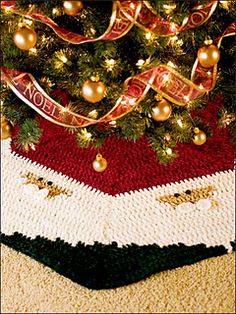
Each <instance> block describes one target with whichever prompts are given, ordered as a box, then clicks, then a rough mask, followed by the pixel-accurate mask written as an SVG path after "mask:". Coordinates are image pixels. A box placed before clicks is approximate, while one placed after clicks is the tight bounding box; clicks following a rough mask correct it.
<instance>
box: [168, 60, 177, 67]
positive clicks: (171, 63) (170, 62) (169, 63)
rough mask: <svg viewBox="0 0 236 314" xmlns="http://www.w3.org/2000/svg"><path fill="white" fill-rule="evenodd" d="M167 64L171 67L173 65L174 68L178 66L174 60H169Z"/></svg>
mask: <svg viewBox="0 0 236 314" xmlns="http://www.w3.org/2000/svg"><path fill="white" fill-rule="evenodd" d="M167 65H168V66H169V67H172V68H176V67H177V66H176V65H175V64H174V63H173V62H172V61H168V62H167Z"/></svg>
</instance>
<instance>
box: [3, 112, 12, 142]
mask: <svg viewBox="0 0 236 314" xmlns="http://www.w3.org/2000/svg"><path fill="white" fill-rule="evenodd" d="M11 134H12V125H11V123H10V122H9V121H7V120H6V119H5V118H4V117H1V140H6V139H8V138H9V137H11Z"/></svg>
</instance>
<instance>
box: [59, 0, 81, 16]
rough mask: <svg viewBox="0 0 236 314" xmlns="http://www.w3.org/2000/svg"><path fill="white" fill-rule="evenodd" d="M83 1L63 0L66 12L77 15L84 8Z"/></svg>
mask: <svg viewBox="0 0 236 314" xmlns="http://www.w3.org/2000/svg"><path fill="white" fill-rule="evenodd" d="M83 7H84V6H83V3H82V1H63V8H64V12H65V13H66V14H67V15H71V16H75V15H77V14H78V13H79V12H80V11H81V10H83Z"/></svg>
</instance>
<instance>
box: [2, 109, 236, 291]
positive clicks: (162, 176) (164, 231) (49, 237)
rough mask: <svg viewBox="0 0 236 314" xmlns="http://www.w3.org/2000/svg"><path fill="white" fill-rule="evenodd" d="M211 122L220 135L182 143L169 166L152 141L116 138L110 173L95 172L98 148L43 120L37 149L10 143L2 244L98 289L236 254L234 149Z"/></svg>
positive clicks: (108, 150)
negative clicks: (199, 142) (157, 155)
mask: <svg viewBox="0 0 236 314" xmlns="http://www.w3.org/2000/svg"><path fill="white" fill-rule="evenodd" d="M212 106H213V105H212ZM209 112H214V111H213V110H212V108H211V107H210V110H209ZM214 114H215V112H214ZM208 121H209V122H210V124H211V126H212V127H213V131H214V136H213V137H212V138H210V139H209V140H208V142H207V143H206V144H205V145H204V146H201V147H197V146H195V145H194V144H190V145H180V146H179V147H178V148H179V151H180V157H179V158H178V159H177V160H176V161H174V162H173V163H172V164H169V165H160V164H159V163H158V162H157V161H156V158H155V153H154V152H153V151H152V149H151V148H150V147H149V146H148V144H147V140H146V139H145V138H142V139H141V140H139V141H138V142H136V143H131V142H126V141H123V140H119V139H117V138H110V139H108V140H107V141H106V143H105V145H104V146H103V147H102V150H101V153H102V155H103V156H104V157H105V158H106V159H107V161H108V168H107V169H106V170H105V171H104V172H103V173H96V172H95V171H94V170H93V168H92V161H93V160H94V158H95V155H96V151H95V150H93V149H81V148H78V146H77V144H76V142H75V139H74V137H73V135H72V134H69V133H67V132H66V131H65V130H64V129H63V128H61V127H59V126H55V125H53V124H51V123H49V122H46V121H43V120H41V121H40V123H41V124H42V127H43V129H44V133H43V136H42V139H41V141H40V143H39V145H38V147H37V149H36V151H33V150H31V151H29V152H28V153H26V152H24V153H23V152H22V151H20V150H18V148H17V147H16V146H15V145H14V144H13V142H12V143H10V141H3V142H2V152H1V157H2V235H1V242H2V243H4V244H6V245H8V246H9V247H12V248H14V249H15V250H17V251H20V252H22V253H24V254H26V255H29V256H31V257H32V258H34V259H35V260H37V261H39V262H41V263H43V264H45V265H47V266H49V267H51V268H52V269H54V270H55V271H57V272H58V273H59V274H61V275H63V276H65V277H68V278H70V279H71V280H73V281H75V282H77V283H80V284H82V285H84V286H86V287H89V288H93V289H104V288H114V287H118V286H122V285H126V284H130V283H133V282H137V281H139V280H141V279H143V278H146V277H148V276H150V275H151V274H154V273H157V272H160V271H163V270H167V269H173V268H176V267H180V266H183V265H189V264H192V263H195V262H197V261H200V260H203V259H206V258H209V257H212V256H219V255H223V254H225V253H227V252H230V251H232V250H233V249H234V247H235V244H234V243H235V242H234V224H235V221H234V173H233V164H234V163H233V156H234V154H233V153H234V150H233V146H232V145H231V144H230V140H229V137H228V133H227V131H226V130H222V129H217V128H216V127H215V125H214V122H212V121H213V120H212V119H211V116H210V114H208ZM16 132H17V130H15V133H16ZM15 133H14V134H13V138H14V136H15ZM26 183H30V184H26ZM48 195H49V196H51V197H47V196H48Z"/></svg>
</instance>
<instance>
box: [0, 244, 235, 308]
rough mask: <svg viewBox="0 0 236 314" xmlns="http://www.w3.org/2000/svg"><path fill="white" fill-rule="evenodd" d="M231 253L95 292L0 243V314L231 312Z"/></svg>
mask: <svg viewBox="0 0 236 314" xmlns="http://www.w3.org/2000/svg"><path fill="white" fill-rule="evenodd" d="M234 262H235V255H234V254H227V255H224V256H221V257H217V258H211V259H208V260H205V261H202V262H199V263H197V264H194V265H191V266H185V267H182V268H178V269H175V270H172V271H166V272H162V273H160V274H157V275H154V276H152V277H150V278H148V279H146V280H143V281H141V282H139V283H136V284H132V285H129V286H126V287H121V288H117V289H113V290H102V291H95V290H89V289H87V288H84V287H82V286H80V285H77V284H75V283H73V282H71V281H70V280H68V279H66V278H64V277H62V276H60V275H58V274H57V273H55V272H53V271H52V270H50V269H49V268H47V267H44V266H43V265H41V264H39V263H38V262H36V261H34V260H32V259H31V258H29V257H27V256H25V255H23V254H21V253H17V252H15V251H13V250H12V249H9V248H8V247H6V246H4V245H2V267H1V271H2V285H1V287H2V299H1V305H2V309H1V313H234V312H235V302H234V301H235V299H234V295H235V281H234V278H235V269H234Z"/></svg>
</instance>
